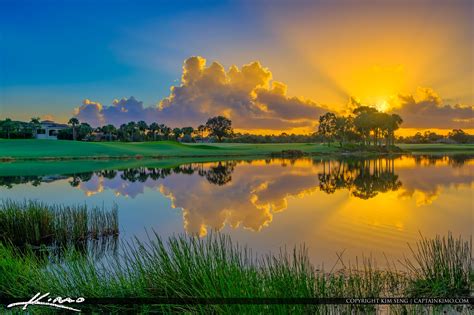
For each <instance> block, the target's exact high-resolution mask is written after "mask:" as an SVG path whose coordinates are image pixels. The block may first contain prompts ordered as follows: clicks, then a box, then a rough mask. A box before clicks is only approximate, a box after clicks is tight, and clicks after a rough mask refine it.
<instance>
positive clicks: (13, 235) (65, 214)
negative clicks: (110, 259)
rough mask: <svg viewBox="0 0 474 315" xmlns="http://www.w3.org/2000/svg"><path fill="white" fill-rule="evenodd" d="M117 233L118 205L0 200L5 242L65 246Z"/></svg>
mask: <svg viewBox="0 0 474 315" xmlns="http://www.w3.org/2000/svg"><path fill="white" fill-rule="evenodd" d="M118 233H119V229H118V211H117V207H116V206H114V207H113V208H112V210H110V211H106V210H104V209H99V208H93V209H88V208H87V206H85V205H77V206H61V205H48V204H45V203H42V202H38V201H31V200H30V201H23V202H18V201H12V200H2V201H1V202H0V242H3V243H12V244H13V245H18V246H22V245H27V244H28V245H33V246H40V245H47V246H63V245H64V244H77V243H78V242H83V241H87V240H90V239H98V238H100V237H106V236H116V235H118Z"/></svg>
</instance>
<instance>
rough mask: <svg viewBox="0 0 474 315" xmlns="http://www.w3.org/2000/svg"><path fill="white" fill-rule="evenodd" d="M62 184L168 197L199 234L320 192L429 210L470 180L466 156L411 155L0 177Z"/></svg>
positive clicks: (267, 215) (247, 223) (262, 221)
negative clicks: (389, 199) (386, 198)
mask: <svg viewBox="0 0 474 315" xmlns="http://www.w3.org/2000/svg"><path fill="white" fill-rule="evenodd" d="M55 181H67V182H68V183H69V185H70V186H72V187H76V188H78V189H81V190H82V191H84V193H85V194H86V195H87V196H92V195H96V194H100V193H102V192H104V191H113V192H114V194H115V195H116V196H125V197H130V198H135V197H137V196H138V195H141V194H144V193H145V190H146V189H151V190H155V191H158V192H160V193H161V194H162V195H164V196H166V197H167V198H169V199H170V200H171V202H172V207H174V208H179V209H182V211H183V220H184V227H185V230H186V231H188V232H190V233H198V234H200V235H205V234H206V233H207V230H208V229H209V228H212V229H217V230H220V229H222V228H223V227H224V226H225V225H228V226H231V227H233V228H236V227H239V226H241V227H244V228H247V229H250V230H253V231H259V230H261V229H262V228H263V227H265V226H268V225H269V224H270V222H272V220H273V215H274V214H275V213H278V212H280V211H283V210H285V209H286V208H287V207H288V199H289V198H302V197H304V196H307V195H310V194H313V193H315V192H316V191H321V192H323V193H325V194H335V193H336V192H338V191H339V192H344V191H346V192H347V193H348V194H349V197H350V198H356V199H359V200H369V199H372V198H375V197H377V196H379V195H383V194H388V193H390V192H396V193H397V198H398V199H400V200H403V199H407V198H412V199H414V200H415V202H416V206H426V205H430V204H431V203H432V202H433V201H434V200H436V198H438V196H439V195H440V194H441V193H442V191H443V189H444V188H443V187H449V186H450V185H455V186H456V185H462V184H468V185H470V184H471V183H472V159H470V158H469V157H466V156H462V157H459V156H454V157H443V156H415V157H407V156H405V157H397V158H382V159H343V160H332V161H329V160H324V159H320V160H316V159H266V160H254V161H220V162H213V163H190V164H185V165H180V166H176V167H174V168H149V167H138V168H127V169H120V170H101V171H96V172H88V173H79V174H66V175H58V176H10V177H0V185H3V186H6V187H13V186H14V185H18V184H25V183H30V184H31V185H34V186H38V185H40V184H42V183H51V182H55Z"/></svg>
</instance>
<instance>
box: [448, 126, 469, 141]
mask: <svg viewBox="0 0 474 315" xmlns="http://www.w3.org/2000/svg"><path fill="white" fill-rule="evenodd" d="M448 138H449V139H451V140H454V141H456V142H457V143H468V142H469V138H470V137H469V135H468V134H467V133H465V132H464V130H462V129H453V131H450V132H449V133H448Z"/></svg>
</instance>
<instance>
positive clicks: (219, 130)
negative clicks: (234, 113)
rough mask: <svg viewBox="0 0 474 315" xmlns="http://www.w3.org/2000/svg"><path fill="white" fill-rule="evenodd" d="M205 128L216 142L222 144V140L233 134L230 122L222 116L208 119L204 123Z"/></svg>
mask: <svg viewBox="0 0 474 315" xmlns="http://www.w3.org/2000/svg"><path fill="white" fill-rule="evenodd" d="M206 128H207V130H209V132H210V135H211V136H214V137H216V138H217V141H218V142H222V138H224V137H229V136H231V135H232V133H233V129H232V121H231V120H230V119H228V118H226V117H224V116H216V117H212V118H209V119H208V120H207V122H206Z"/></svg>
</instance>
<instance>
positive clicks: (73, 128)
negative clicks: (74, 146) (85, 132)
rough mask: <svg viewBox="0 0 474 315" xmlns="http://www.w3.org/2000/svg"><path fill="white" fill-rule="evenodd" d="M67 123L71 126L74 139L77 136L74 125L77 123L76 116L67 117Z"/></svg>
mask: <svg viewBox="0 0 474 315" xmlns="http://www.w3.org/2000/svg"><path fill="white" fill-rule="evenodd" d="M68 124H69V125H71V126H72V139H73V140H76V137H77V135H76V126H77V125H79V119H77V118H76V117H73V118H71V119H69V121H68Z"/></svg>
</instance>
